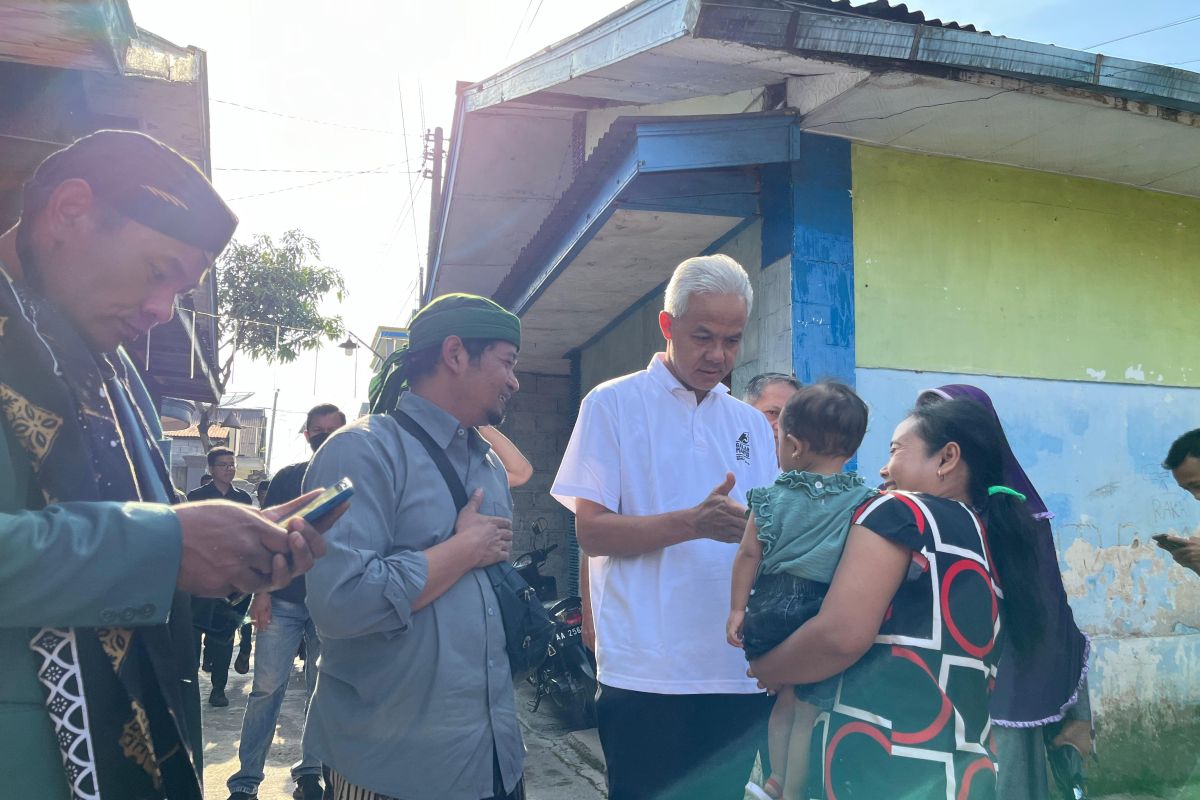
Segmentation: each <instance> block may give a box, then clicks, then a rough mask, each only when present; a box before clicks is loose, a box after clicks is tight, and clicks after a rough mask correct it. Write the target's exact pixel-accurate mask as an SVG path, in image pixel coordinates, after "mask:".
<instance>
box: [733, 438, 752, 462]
mask: <svg viewBox="0 0 1200 800" xmlns="http://www.w3.org/2000/svg"><path fill="white" fill-rule="evenodd" d="M733 452H734V454H735V455H737V460H738V461H745V462H746V463H747V464H749V463H750V432H749V431H742V435H741V436H739V437H738V438H737V441H736V442H734V443H733Z"/></svg>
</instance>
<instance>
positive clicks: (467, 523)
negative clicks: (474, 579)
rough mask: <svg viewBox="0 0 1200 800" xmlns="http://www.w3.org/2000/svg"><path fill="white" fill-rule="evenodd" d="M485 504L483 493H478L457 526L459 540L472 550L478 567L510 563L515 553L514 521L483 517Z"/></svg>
mask: <svg viewBox="0 0 1200 800" xmlns="http://www.w3.org/2000/svg"><path fill="white" fill-rule="evenodd" d="M482 502H483V489H476V490H475V493H474V494H472V495H471V499H470V500H468V501H467V504H466V505H465V506H463V510H462V511H460V512H458V520H457V521H456V522H455V523H454V535H455V538H458V537H462V539H461V541H462V542H463V543H464V545H465V546H469V547H470V551H469V552H470V553H471V554H472V555H473V556H474V557H475V566H476V567H487V566H491V565H492V564H498V563H500V562H501V561H507V560H508V556H509V553H511V552H512V540H513V532H512V520H508V519H504V518H503V517H488V516H484V515H483V514H480V513H479V505H480V504H481V503H482Z"/></svg>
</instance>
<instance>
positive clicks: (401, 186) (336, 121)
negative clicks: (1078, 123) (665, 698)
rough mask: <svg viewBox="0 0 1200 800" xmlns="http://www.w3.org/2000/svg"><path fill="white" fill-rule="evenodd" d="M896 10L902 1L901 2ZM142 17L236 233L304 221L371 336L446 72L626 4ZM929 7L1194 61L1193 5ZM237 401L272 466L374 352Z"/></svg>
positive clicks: (440, 1)
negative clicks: (190, 107)
mask: <svg viewBox="0 0 1200 800" xmlns="http://www.w3.org/2000/svg"><path fill="white" fill-rule="evenodd" d="M896 3H897V4H898V0H896ZM129 5H130V7H131V10H132V12H133V16H134V19H135V21H136V22H137V24H138V25H140V26H141V27H142V28H145V29H147V30H149V31H152V32H153V33H155V34H158V35H159V36H163V37H165V38H166V39H168V40H170V41H172V42H174V43H175V44H178V45H194V46H196V47H199V48H201V49H203V50H205V51H206V52H207V56H208V90H209V98H210V127H211V142H212V164H213V182H214V184H215V186H216V188H217V190H218V191H219V192H220V193H221V194H222V196H223V197H225V198H226V200H227V201H228V202H229V204H230V206H231V207H232V208H233V210H234V211H235V212H236V213H237V214H238V216H239V217H240V219H241V224H240V226H239V228H238V233H237V237H238V238H239V239H242V240H249V239H250V238H251V237H252V236H254V235H256V234H260V233H265V234H268V235H270V236H272V237H278V236H280V235H282V234H283V233H284V232H285V231H287V230H289V229H292V228H298V229H300V230H301V231H303V232H304V233H306V234H307V235H309V236H311V237H313V238H314V239H316V240H317V242H318V243H319V244H320V246H321V251H322V261H323V262H324V263H325V264H327V265H329V266H333V267H336V268H337V269H339V270H340V271H341V272H342V274H343V275H344V276H345V279H346V288H347V296H346V298H345V300H344V301H343V302H342V303H340V304H337V303H330V305H329V306H328V307H327V308H326V311H327V313H332V314H340V315H341V316H342V318H343V319H344V321H345V323H346V325H347V327H348V328H349V330H350V331H352V332H353V333H355V334H357V335H358V336H359V337H361V338H362V339H364V340H366V341H368V342H369V341H370V340H371V337H372V335H373V334H374V332H375V329H376V327H378V326H380V325H404V324H406V323H407V321H408V319H409V316H410V315H411V313H412V311H413V310H414V309H415V307H416V297H417V281H418V276H419V274H420V270H421V269H422V268H423V267H424V266H425V258H426V248H427V241H428V225H429V181H428V180H426V179H425V178H423V177H422V175H421V174H420V171H421V169H422V168H423V166H424V164H423V157H422V154H423V151H424V149H425V143H424V140H423V134H424V132H425V131H426V130H427V129H432V128H433V127H435V126H441V127H443V128H444V129H445V132H446V136H447V137H448V136H449V134H450V127H451V122H452V118H453V110H454V87H455V82H456V81H459V80H463V81H478V80H481V79H483V78H486V77H488V76H489V75H492V74H494V73H496V72H498V71H500V70H501V69H503V68H504V67H505V66H506V65H508V64H511V63H514V62H516V61H519V60H521V59H522V58H524V57H526V56H528V55H531V54H532V53H534V52H536V51H537V50H539V49H541V48H542V47H545V46H547V45H549V44H552V43H554V42H556V41H559V40H560V39H563V38H566V37H568V36H570V35H571V34H573V33H575V32H576V31H579V30H581V29H582V28H584V27H586V26H587V25H589V24H591V23H593V22H595V21H597V20H599V19H601V18H603V17H604V16H606V15H607V14H609V13H611V12H613V11H615V10H617V9H618V8H620V7H622V6H623V5H624V3H623V2H619V1H618V0H586V1H584V0H437V2H434V1H433V0H343V2H342V3H339V4H330V3H329V2H327V0H203V2H201V1H200V0H129ZM908 6H909V8H910V9H913V8H919V9H920V10H921V11H923V12H924V13H925V14H926V16H927V17H929V18H941V19H943V20H955V21H958V22H961V23H964V24H965V23H971V24H974V25H975V26H976V27H977V28H980V29H984V30H989V31H991V32H992V33H995V34H1000V35H1005V36H1009V37H1013V38H1020V39H1028V40H1031V41H1035V42H1043V43H1048V44H1057V45H1061V46H1063V47H1070V48H1074V49H1080V50H1082V49H1089V48H1090V47H1091V46H1092V45H1098V44H1100V43H1102V42H1106V41H1108V40H1112V39H1117V38H1118V37H1125V36H1128V35H1129V34H1135V33H1139V32H1142V31H1146V30H1148V29H1151V28H1155V27H1158V26H1162V25H1166V24H1168V23H1173V22H1177V21H1180V20H1184V19H1188V18H1191V17H1195V19H1191V20H1190V21H1188V22H1185V23H1183V24H1178V25H1174V26H1172V27H1168V28H1164V29H1162V30H1158V31H1153V32H1149V33H1145V34H1143V35H1139V36H1132V37H1129V38H1124V39H1121V40H1120V41H1116V42H1112V43H1110V44H1104V45H1103V46H1101V47H1099V48H1098V50H1097V51H1098V52H1104V53H1106V54H1108V55H1113V56H1120V57H1123V58H1131V59H1136V60H1141V61H1149V62H1153V63H1159V64H1172V65H1179V66H1181V67H1182V68H1184V69H1193V70H1197V71H1200V44H1197V42H1200V5H1198V4H1197V3H1196V2H1195V0H1140V1H1139V2H1137V3H1133V2H1129V0H1003V1H1001V0H909V2H908ZM239 359H240V360H238V361H235V366H234V370H233V375H232V377H231V380H230V382H229V386H228V389H229V392H230V394H234V393H236V394H237V395H238V396H242V395H245V394H246V393H251V394H250V395H249V396H248V397H246V398H245V399H244V400H241V401H240V403H241V405H243V406H250V407H265V408H271V407H272V404H273V401H274V400H275V392H276V390H278V403H277V408H278V411H279V414H278V422H277V424H276V429H275V434H274V443H273V452H272V456H271V470H272V471H274V470H277V469H279V468H280V467H282V466H285V465H286V464H289V463H292V462H295V461H300V460H303V459H304V458H306V457H307V447H306V446H305V444H304V441H303V438H302V437H301V435H300V433H299V430H300V428H301V426H302V425H303V422H304V414H305V411H306V410H307V409H308V408H310V407H311V406H313V405H315V404H317V403H319V402H334V403H337V404H338V405H339V406H341V407H342V408H343V409H345V410H347V411H348V412H349V414H350V416H351V417H354V416H356V415H357V411H358V408H359V405H360V404H361V403H362V402H363V401H364V400H365V399H366V385H367V380H368V379H369V377H370V372H369V362H370V356H369V354H368V353H366V352H365V350H361V349H360V350H359V351H358V353H357V355H351V356H347V355H346V354H345V353H344V352H343V351H342V350H341V349H339V348H338V347H337V343H330V344H329V345H328V346H326V347H323V348H322V349H321V350H319V351H318V352H316V353H313V354H307V355H304V356H301V358H300V359H299V360H298V361H297V362H295V363H294V364H291V365H286V366H272V365H270V364H266V363H262V362H251V361H248V360H245V359H244V358H241V357H239Z"/></svg>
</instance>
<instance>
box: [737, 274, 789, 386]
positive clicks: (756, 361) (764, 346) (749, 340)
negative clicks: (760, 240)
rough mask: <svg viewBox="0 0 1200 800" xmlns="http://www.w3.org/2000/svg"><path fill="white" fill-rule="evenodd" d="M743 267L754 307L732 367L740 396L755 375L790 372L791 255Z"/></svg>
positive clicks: (786, 373) (787, 373)
mask: <svg viewBox="0 0 1200 800" xmlns="http://www.w3.org/2000/svg"><path fill="white" fill-rule="evenodd" d="M731 255H733V254H731ZM734 258H737V256H736V255H734ZM746 271H747V272H748V273H749V274H750V283H751V284H752V285H753V286H754V309H753V310H752V311H751V312H750V320H749V321H748V322H747V324H746V336H745V339H744V340H743V341H742V353H741V356H740V357H739V359H738V364H737V366H736V367H734V368H733V392H734V394H736V395H737V396H739V397H740V396H741V393H742V390H743V389H745V388H746V384H747V383H748V382H749V381H750V379H751V378H753V377H754V376H755V375H759V374H761V373H763V372H782V373H784V374H785V375H790V374H791V372H792V262H791V258H790V257H787V258H781V259H779V260H778V261H776V262H775V263H774V264H771V265H770V266H768V267H767V268H765V269H750V268H749V267H747V268H746Z"/></svg>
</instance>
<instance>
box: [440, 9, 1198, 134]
mask: <svg viewBox="0 0 1200 800" xmlns="http://www.w3.org/2000/svg"><path fill="white" fill-rule="evenodd" d="M684 36H692V37H695V38H700V39H714V40H720V41H727V42H734V43H738V44H745V45H751V46H756V47H762V48H764V49H769V50H770V49H773V50H781V51H787V52H806V53H813V54H820V55H822V56H824V57H827V58H837V59H869V60H883V61H885V62H887V63H888V64H889V65H891V66H896V65H897V64H898V63H900V64H903V63H904V62H909V63H913V64H923V65H937V66H941V67H944V68H950V69H963V70H971V71H976V72H991V73H996V74H1000V75H1006V76H1012V77H1019V78H1024V79H1027V80H1034V81H1038V82H1043V83H1050V84H1061V85H1067V86H1073V87H1090V88H1092V89H1094V90H1096V91H1098V92H1102V93H1106V94H1114V95H1118V96H1122V97H1127V98H1130V99H1134V100H1138V101H1143V102H1151V103H1155V104H1159V105H1164V106H1167V107H1171V108H1178V109H1182V110H1188V111H1200V74H1196V73H1193V72H1188V71H1187V70H1181V69H1175V68H1172V67H1167V66H1162V65H1158V64H1150V63H1145V62H1139V61H1131V60H1127V59H1119V58H1113V57H1110V56H1105V55H1103V54H1099V53H1090V52H1086V51H1081V50H1072V49H1069V48H1065V47H1057V46H1055V45H1048V44H1039V43H1037V42H1029V41H1025V40H1021V39H1009V38H1006V37H1002V36H993V35H990V34H988V33H981V32H978V31H969V30H964V29H961V28H957V29H956V28H947V27H939V26H934V25H929V24H924V25H923V24H912V23H907V22H896V21H891V20H884V19H874V18H870V17H864V16H851V15H847V14H839V13H826V12H823V11H813V10H807V9H804V8H800V7H792V8H780V7H774V8H773V7H768V6H765V5H759V4H753V3H749V2H741V3H739V2H737V0H734V1H733V2H730V0H721V1H720V2H719V3H718V2H714V0H644V2H641V3H637V4H631V5H629V6H626V7H625V8H624V9H622V10H620V11H618V12H617V13H615V14H613V15H611V16H610V17H608V18H606V19H605V20H602V21H601V22H599V23H597V24H595V25H593V26H591V27H589V28H587V29H585V30H583V31H581V32H580V33H578V34H576V35H575V36H572V37H570V38H568V39H565V40H563V41H562V42H559V43H558V44H555V45H552V46H550V47H548V48H546V49H545V50H542V51H541V52H539V53H537V54H535V55H533V56H531V57H530V58H527V59H525V60H523V61H521V62H518V63H517V64H514V65H513V66H511V67H508V68H507V69H505V70H504V71H502V72H500V73H497V74H496V75H494V76H492V77H490V78H487V79H485V80H483V81H480V82H479V83H476V84H474V85H472V86H470V87H469V88H468V89H467V90H466V91H465V92H463V99H464V101H465V106H466V110H467V111H468V112H471V111H477V110H480V109H483V108H487V107H489V106H493V105H498V104H501V103H505V102H508V101H511V100H514V99H517V98H521V97H526V96H528V95H530V94H533V93H534V92H539V91H546V90H549V89H553V88H554V87H555V86H558V85H560V84H562V83H565V82H567V81H569V80H571V79H572V78H575V77H578V76H580V75H585V74H587V73H589V72H593V71H595V70H598V69H602V68H603V67H606V66H608V65H610V64H614V63H617V62H619V61H622V60H624V59H627V58H629V57H631V56H634V55H637V54H638V53H642V52H645V51H647V50H651V49H653V48H654V47H657V46H659V45H661V44H664V43H666V42H669V41H672V40H674V39H678V38H680V37H684Z"/></svg>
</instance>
